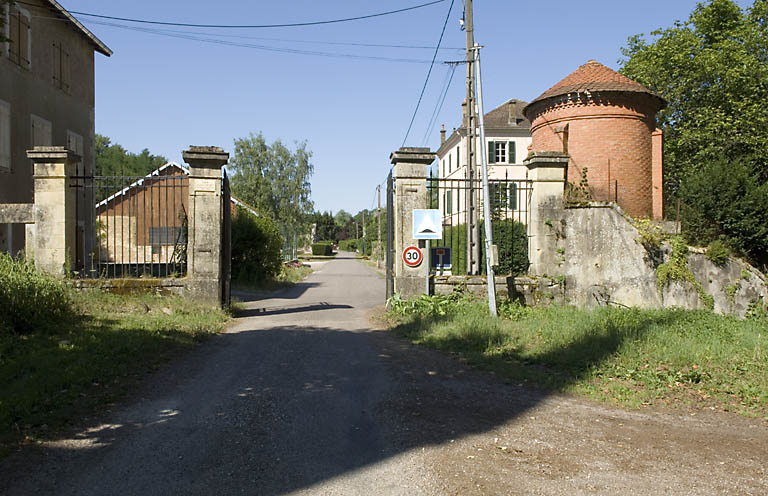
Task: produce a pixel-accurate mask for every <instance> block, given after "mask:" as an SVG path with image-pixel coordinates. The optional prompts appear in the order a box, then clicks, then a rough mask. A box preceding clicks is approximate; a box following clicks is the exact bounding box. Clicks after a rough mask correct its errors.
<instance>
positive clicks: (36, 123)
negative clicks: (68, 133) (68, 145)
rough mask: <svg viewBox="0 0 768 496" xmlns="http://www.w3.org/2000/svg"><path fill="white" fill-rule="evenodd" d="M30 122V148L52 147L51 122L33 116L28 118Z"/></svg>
mask: <svg viewBox="0 0 768 496" xmlns="http://www.w3.org/2000/svg"><path fill="white" fill-rule="evenodd" d="M30 120H31V121H32V134H31V136H32V147H35V146H52V143H53V137H52V134H53V126H52V125H51V121H47V120H45V119H43V118H42V117H38V116H36V115H34V114H33V115H32V116H31V117H30Z"/></svg>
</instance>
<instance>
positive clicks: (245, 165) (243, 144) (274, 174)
mask: <svg viewBox="0 0 768 496" xmlns="http://www.w3.org/2000/svg"><path fill="white" fill-rule="evenodd" d="M311 158H312V152H310V151H309V150H307V144H306V142H302V143H297V145H296V149H295V150H294V151H291V150H289V149H288V148H287V147H286V146H285V145H283V143H282V142H281V141H280V140H276V141H275V142H273V143H272V144H271V145H269V144H267V142H266V140H265V139H264V136H263V135H262V134H261V133H259V134H258V135H254V134H253V133H251V134H250V135H249V136H248V137H246V138H239V139H236V140H235V150H234V154H233V157H232V160H231V161H230V165H229V166H228V167H227V169H228V171H229V172H231V174H232V175H231V177H232V192H233V193H234V194H236V195H237V196H238V197H240V198H242V199H243V200H244V201H246V202H247V203H250V204H251V205H253V206H255V207H256V209H257V210H258V211H259V212H262V213H263V214H264V215H267V216H268V217H269V218H271V219H273V220H274V221H276V222H277V223H278V224H279V225H280V227H281V228H282V229H283V233H284V235H285V236H286V237H290V238H292V237H293V236H294V235H298V234H302V233H305V232H308V231H309V225H310V223H311V220H312V211H313V206H312V200H311V193H312V189H311V186H310V178H311V177H312V172H313V166H312V163H311V162H310V159H311Z"/></svg>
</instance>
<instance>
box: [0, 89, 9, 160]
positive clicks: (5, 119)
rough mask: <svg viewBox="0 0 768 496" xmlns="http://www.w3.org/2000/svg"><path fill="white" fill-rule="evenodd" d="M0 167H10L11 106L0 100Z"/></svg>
mask: <svg viewBox="0 0 768 496" xmlns="http://www.w3.org/2000/svg"><path fill="white" fill-rule="evenodd" d="M0 169H8V170H10V169H11V106H10V105H9V104H7V103H6V102H3V101H1V100H0Z"/></svg>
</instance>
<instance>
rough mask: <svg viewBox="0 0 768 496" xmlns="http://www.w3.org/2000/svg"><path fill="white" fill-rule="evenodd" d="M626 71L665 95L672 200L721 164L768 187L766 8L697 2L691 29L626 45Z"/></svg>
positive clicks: (661, 118) (680, 26)
mask: <svg viewBox="0 0 768 496" xmlns="http://www.w3.org/2000/svg"><path fill="white" fill-rule="evenodd" d="M622 53H623V54H624V56H625V57H626V59H625V60H623V61H622V62H623V67H622V68H621V71H620V72H622V73H623V74H625V75H627V76H628V77H630V78H632V79H634V80H636V81H638V82H640V83H642V84H644V85H646V86H647V87H649V88H650V89H652V90H653V91H655V92H657V93H658V94H659V95H661V96H662V97H663V98H664V99H665V100H666V101H667V106H666V108H664V109H662V110H661V112H659V115H658V125H659V126H660V127H661V128H662V130H663V131H664V168H665V170H664V177H665V193H666V196H667V198H670V199H672V198H673V197H676V196H677V192H678V190H679V188H680V186H681V184H682V183H683V182H684V180H685V179H686V178H687V177H690V176H691V175H692V174H693V173H695V172H696V171H699V170H701V168H702V167H703V166H704V165H705V164H707V163H709V162H712V161H718V160H720V159H721V158H723V157H728V158H730V159H731V160H739V161H740V162H741V163H742V164H744V165H745V166H746V167H748V168H749V169H750V170H751V171H752V172H754V173H755V174H756V175H757V177H758V178H759V179H760V180H761V181H763V182H765V181H766V180H768V112H766V101H768V1H765V0H756V1H755V2H754V4H753V5H752V7H750V8H748V9H746V10H742V9H741V8H740V7H739V6H738V5H736V4H735V3H734V2H733V1H731V0H710V1H708V2H706V3H700V4H699V5H698V6H697V7H696V9H695V10H694V11H693V13H692V14H691V16H690V18H689V19H688V20H687V21H686V22H679V21H678V22H677V23H675V25H674V26H672V27H670V28H666V29H659V30H657V31H653V32H652V33H651V39H650V41H649V40H646V39H645V38H644V37H643V35H636V36H632V37H631V38H629V40H628V42H627V46H626V47H624V48H623V49H622Z"/></svg>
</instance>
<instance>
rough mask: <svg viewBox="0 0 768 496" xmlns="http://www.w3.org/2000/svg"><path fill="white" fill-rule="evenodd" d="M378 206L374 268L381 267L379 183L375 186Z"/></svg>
mask: <svg viewBox="0 0 768 496" xmlns="http://www.w3.org/2000/svg"><path fill="white" fill-rule="evenodd" d="M376 197H377V198H378V208H377V209H376V234H377V237H378V250H377V251H376V268H377V269H380V268H381V184H379V185H378V186H376Z"/></svg>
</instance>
